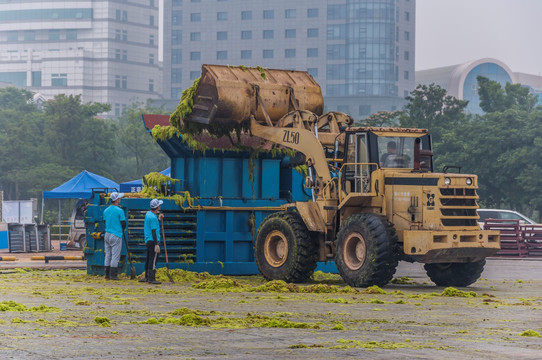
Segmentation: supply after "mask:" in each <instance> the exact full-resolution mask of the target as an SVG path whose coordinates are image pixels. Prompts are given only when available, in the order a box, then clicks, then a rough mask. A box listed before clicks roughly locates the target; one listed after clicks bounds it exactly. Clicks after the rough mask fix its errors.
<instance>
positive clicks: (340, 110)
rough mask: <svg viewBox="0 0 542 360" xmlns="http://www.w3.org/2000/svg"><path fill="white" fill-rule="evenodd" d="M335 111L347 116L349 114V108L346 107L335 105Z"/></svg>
mask: <svg viewBox="0 0 542 360" xmlns="http://www.w3.org/2000/svg"><path fill="white" fill-rule="evenodd" d="M337 111H338V112H342V113H345V114H348V113H350V107H349V106H348V105H337Z"/></svg>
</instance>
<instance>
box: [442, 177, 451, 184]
mask: <svg viewBox="0 0 542 360" xmlns="http://www.w3.org/2000/svg"><path fill="white" fill-rule="evenodd" d="M451 183H452V179H450V178H449V177H447V178H444V185H450V184H451Z"/></svg>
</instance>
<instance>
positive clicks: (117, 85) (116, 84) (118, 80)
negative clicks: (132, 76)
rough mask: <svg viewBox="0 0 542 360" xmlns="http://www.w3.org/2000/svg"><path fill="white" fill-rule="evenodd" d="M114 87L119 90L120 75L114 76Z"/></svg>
mask: <svg viewBox="0 0 542 360" xmlns="http://www.w3.org/2000/svg"><path fill="white" fill-rule="evenodd" d="M115 87H116V88H117V89H120V75H115Z"/></svg>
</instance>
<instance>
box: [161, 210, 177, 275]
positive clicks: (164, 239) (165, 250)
mask: <svg viewBox="0 0 542 360" xmlns="http://www.w3.org/2000/svg"><path fill="white" fill-rule="evenodd" d="M160 224H161V225H162V239H163V241H164V255H166V274H167V277H168V278H169V281H171V282H174V281H173V278H172V277H171V274H170V273H169V259H168V256H167V247H166V233H165V231H164V219H163V218H162V219H160Z"/></svg>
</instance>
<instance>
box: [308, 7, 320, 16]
mask: <svg viewBox="0 0 542 360" xmlns="http://www.w3.org/2000/svg"><path fill="white" fill-rule="evenodd" d="M307 17H310V18H315V17H318V9H317V8H313V9H307Z"/></svg>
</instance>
